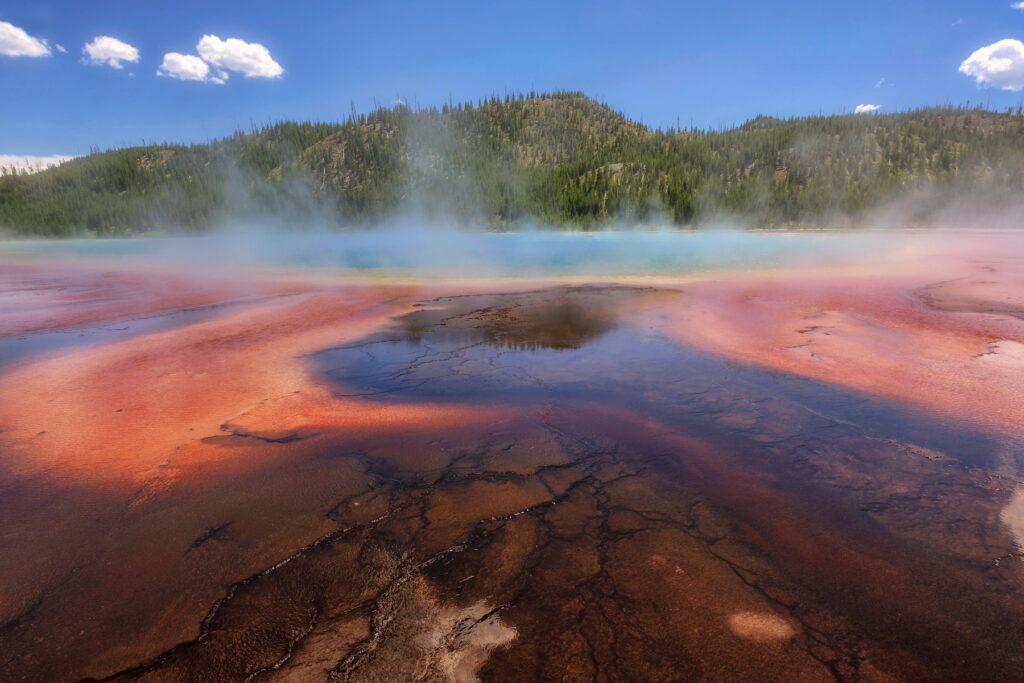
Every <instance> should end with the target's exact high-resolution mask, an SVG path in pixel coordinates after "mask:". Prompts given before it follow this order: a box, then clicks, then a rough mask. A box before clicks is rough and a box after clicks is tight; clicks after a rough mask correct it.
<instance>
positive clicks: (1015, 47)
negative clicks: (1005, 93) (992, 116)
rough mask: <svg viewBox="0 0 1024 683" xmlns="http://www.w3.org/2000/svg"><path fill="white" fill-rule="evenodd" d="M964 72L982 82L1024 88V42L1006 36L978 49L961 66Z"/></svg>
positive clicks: (988, 84) (1005, 87)
mask: <svg viewBox="0 0 1024 683" xmlns="http://www.w3.org/2000/svg"><path fill="white" fill-rule="evenodd" d="M960 73H962V74H964V75H965V76H971V77H972V78H974V80H975V81H976V82H977V83H978V85H985V86H992V87H994V88H1000V89H1002V90H1012V91H1013V92H1018V91H1020V90H1024V43H1022V42H1020V41H1019V40H1016V39H1015V38H1004V39H1003V40H999V41H996V42H994V43H992V44H991V45H986V46H985V47H982V48H978V49H977V50H975V51H974V53H973V54H971V56H970V57H968V58H967V59H965V60H964V61H963V63H962V64H961V65H960Z"/></svg>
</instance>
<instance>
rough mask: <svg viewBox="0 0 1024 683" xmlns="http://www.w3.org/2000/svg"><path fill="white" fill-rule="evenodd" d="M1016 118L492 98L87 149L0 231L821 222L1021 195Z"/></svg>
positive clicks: (4, 189)
mask: <svg viewBox="0 0 1024 683" xmlns="http://www.w3.org/2000/svg"><path fill="white" fill-rule="evenodd" d="M1022 160H1024V116H1022V113H1021V111H1020V109H1018V110H1017V111H1015V112H1007V113H1005V114H1000V113H994V112H989V111H985V110H981V109H970V108H965V107H944V108H932V109H922V110H917V111H911V112H906V113H899V114H887V115H870V116H863V115H861V116H855V115H842V116H815V117H807V118H796V119H789V120H778V119H773V118H769V117H758V118H756V119H753V120H751V121H749V122H747V123H746V124H744V125H742V126H740V127H738V128H735V129H732V130H727V131H703V130H667V131H655V130H651V129H649V128H647V127H645V126H643V125H641V124H638V123H635V122H633V121H630V120H628V119H626V118H625V117H624V116H622V115H620V114H618V113H616V112H614V111H613V110H611V109H609V108H608V107H606V106H604V105H602V104H600V103H598V102H595V101H593V100H591V99H588V98H587V97H585V96H583V95H582V94H579V93H555V94H545V95H539V94H530V95H525V96H516V97H505V98H492V99H489V100H485V101H482V102H480V103H478V104H465V105H457V106H445V107H443V108H440V109H423V110H417V111H413V110H411V109H410V108H408V107H405V106H398V107H395V108H392V109H379V110H377V111H374V112H373V113H370V114H366V115H353V116H351V117H350V118H349V119H348V120H347V121H345V122H344V123H333V124H330V123H281V124H277V125H273V126H269V127H266V128H263V129H260V130H256V131H254V132H252V133H245V134H243V133H239V134H236V135H234V136H233V137H231V138H228V139H224V140H219V141H216V142H213V143H210V144H206V145H194V146H181V145H152V146H145V147H132V148H128V149H120V150H114V151H109V152H102V153H95V154H91V155H89V156H86V157H82V158H79V159H75V160H73V161H70V162H68V163H66V164H64V165H62V166H60V167H57V168H53V169H50V170H48V171H45V172H42V173H37V174H31V175H15V174H9V173H8V174H5V175H3V176H0V227H6V228H9V229H13V230H16V231H19V232H24V233H30V234H37V235H47V236H64V235H73V234H98V235H109V234H131V233H139V232H146V231H152V230H162V229H170V228H181V229H185V230H201V229H203V228H205V227H207V226H210V225H213V224H217V223H219V222H221V221H225V220H228V219H242V220H245V219H251V218H256V217H270V218H272V219H274V220H278V219H281V220H289V221H293V222H295V223H304V224H305V223H316V224H323V223H329V224H338V225H342V224H359V223H373V222H376V221H381V220H386V219H387V217H388V216H390V215H393V214H394V213H396V212H399V211H413V212H418V213H420V214H422V215H425V216H428V217H431V216H433V217H449V218H454V219H459V220H465V221H472V222H476V223H481V224H485V225H491V226H508V225H516V224H519V223H522V222H526V221H538V222H544V223H552V224H559V225H579V226H584V227H586V226H592V225H596V224H599V223H601V222H606V221H614V220H621V221H645V220H653V219H655V218H664V219H667V220H670V221H672V222H673V223H676V224H678V225H696V224H699V223H701V222H702V221H706V220H710V219H713V218H715V217H717V216H720V215H722V214H728V215H733V216H741V217H745V218H746V219H747V220H749V221H750V222H751V224H755V225H761V226H800V225H808V226H810V225H820V224H821V223H822V222H823V221H824V222H828V221H830V220H832V219H833V218H834V217H836V216H839V215H843V216H853V217H855V216H857V215H858V214H859V213H862V212H864V211H867V210H869V209H871V208H873V207H877V206H879V205H881V204H883V203H885V202H888V201H892V200H894V199H896V198H898V197H902V196H905V195H907V194H908V193H912V192H915V191H918V192H920V193H927V194H928V196H930V197H933V198H934V199H935V201H941V199H942V198H943V197H949V196H951V195H952V194H953V192H954V191H955V192H956V193H957V194H967V195H968V196H973V197H977V198H985V200H986V201H1002V200H1009V199H1012V198H1013V197H1016V196H1020V193H1021V191H1022V190H1024V163H1021V162H1022Z"/></svg>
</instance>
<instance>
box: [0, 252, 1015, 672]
mask: <svg viewBox="0 0 1024 683" xmlns="http://www.w3.org/2000/svg"><path fill="white" fill-rule="evenodd" d="M534 237H536V236H534ZM627 237H637V236H635V235H634V236H627ZM353 239H355V240H356V241H353ZM477 239H479V241H474V240H477ZM495 239H502V238H495V237H492V236H489V237H482V238H472V239H469V240H467V241H465V242H460V241H458V240H456V239H455V238H453V237H452V236H451V235H446V236H444V239H443V240H441V241H442V242H443V243H444V245H445V248H444V249H440V248H438V249H437V250H436V251H434V252H431V253H430V255H429V257H425V256H424V255H423V253H422V252H423V250H422V249H420V248H419V247H418V246H414V247H413V248H408V249H405V250H404V251H403V249H402V248H399V247H397V246H396V245H397V244H398V243H400V242H401V241H402V240H392V241H390V242H380V243H375V242H374V240H373V238H372V237H370V236H365V235H363V236H358V237H356V238H351V237H350V238H349V239H347V240H345V239H339V241H338V242H334V241H328V242H327V243H326V244H327V246H328V247H329V248H325V245H324V243H318V244H319V246H318V248H317V249H314V250H311V251H309V252H308V255H303V254H302V252H301V250H295V251H286V252H285V253H282V252H281V250H275V249H272V248H257V246H258V245H257V246H252V245H251V246H252V248H250V249H249V250H248V254H249V257H247V258H239V259H238V260H237V261H235V262H233V263H232V264H231V267H225V268H210V267H207V266H205V265H203V263H204V262H203V259H204V258H207V259H212V258H213V257H214V256H217V257H220V256H222V255H223V254H222V252H219V251H218V248H217V247H215V246H213V245H212V243H209V244H207V243H204V242H196V243H195V244H199V245H202V247H201V248H199V249H194V248H193V247H191V246H189V242H181V243H174V247H173V248H168V247H166V246H165V245H166V244H167V243H164V242H157V241H154V242H146V243H145V244H144V245H142V246H140V242H98V243H96V244H93V243H89V242H83V243H77V244H75V243H71V244H69V243H58V244H46V245H39V244H18V245H14V246H9V247H8V248H6V249H0V397H2V400H0V517H2V519H3V522H4V524H3V532H2V535H0V586H3V590H2V591H0V658H2V662H0V671H3V672H4V675H3V677H4V678H5V679H10V680H58V681H59V680H80V679H110V680H129V679H135V678H143V679H152V680H204V681H218V680H245V679H260V680H270V681H272V680H328V679H331V680H352V681H364V680H365V681H377V680H460V681H461V680H474V679H482V680H536V679H542V680H548V679H562V680H590V679H594V680H691V679H700V680H730V681H732V680H766V679H770V680H790V681H805V680H806V681H817V680H822V681H827V680H908V681H911V680H912V681H920V680H940V679H941V680H1014V679H1016V678H1018V677H1019V672H1020V670H1021V667H1022V665H1024V650H1022V648H1021V637H1020V634H1021V633H1024V563H1022V558H1024V554H1022V548H1024V475H1022V467H1021V446H1022V437H1024V428H1022V427H1021V425H1022V424H1024V395H1022V394H1024V388H1022V387H1024V256H1021V255H1022V254H1024V250H1022V249H1021V246H1022V242H1021V240H1020V239H1019V238H1018V237H1017V236H1016V235H1014V234H1012V233H1002V234H1000V233H991V234H985V235H984V236H980V237H979V235H977V234H972V235H960V234H956V233H943V234H941V235H940V234H935V233H915V234H906V233H900V234H858V235H829V236H817V237H805V236H758V235H750V234H739V235H727V236H718V237H717V238H716V237H708V236H700V237H696V238H690V237H682V236H681V237H673V236H666V235H662V234H657V235H650V234H648V235H640V236H639V237H638V238H636V239H635V240H631V239H626V240H625V241H622V240H620V239H619V238H615V237H609V236H597V237H585V236H583V237H580V238H579V239H581V240H583V241H581V242H573V241H572V240H573V239H576V238H574V237H567V236H564V235H554V236H552V235H541V236H539V237H537V239H527V238H525V237H523V238H519V239H518V240H513V241H509V242H503V243H501V244H504V245H506V246H501V247H500V248H499V247H493V248H492V247H488V246H486V245H488V244H493V243H494V242H493V241H494V240H495ZM688 239H689V241H687V240H688ZM553 244H554V245H556V246H552V245H553ZM573 244H579V245H582V246H580V247H579V248H576V247H572V246H571V245H573ZM331 245H333V246H331ZM508 245H511V246H508ZM468 252H472V253H473V254H474V256H473V258H472V259H467V258H466V253H468ZM504 252H510V254H511V255H509V256H508V258H504V257H503V253H504ZM224 253H226V252H224ZM232 253H236V254H237V250H236V251H234V252H232ZM204 254H205V256H204ZM352 254H357V256H356V257H353V256H352ZM616 254H618V256H619V260H618V261H615V258H614V257H615V255H616ZM190 255H193V256H190ZM197 263H198V264H199V265H198V266H197V265H196V264H197ZM467 264H468V265H467ZM187 265H191V266H192V267H188V268H186V266H187ZM460 267H461V270H460V269H459V268H460ZM442 270H446V271H448V272H449V273H450V274H445V273H443V272H440V271H442ZM455 271H457V272H455Z"/></svg>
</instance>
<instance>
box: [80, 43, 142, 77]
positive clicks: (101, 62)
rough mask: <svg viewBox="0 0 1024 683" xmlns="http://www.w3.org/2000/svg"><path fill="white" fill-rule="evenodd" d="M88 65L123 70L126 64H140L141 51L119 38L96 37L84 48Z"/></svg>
mask: <svg viewBox="0 0 1024 683" xmlns="http://www.w3.org/2000/svg"><path fill="white" fill-rule="evenodd" d="M82 53H83V54H84V55H85V62H86V64H92V65H94V66H109V67H113V68H115V69H123V68H124V62H132V63H135V62H138V61H139V50H138V48H136V47H133V46H131V45H129V44H128V43H125V42H123V41H120V40H118V39H117V38H111V37H110V36H96V37H95V38H93V39H92V42H91V43H86V44H85V47H83V48H82Z"/></svg>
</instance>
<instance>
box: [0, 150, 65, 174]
mask: <svg viewBox="0 0 1024 683" xmlns="http://www.w3.org/2000/svg"><path fill="white" fill-rule="evenodd" d="M69 159H74V157H69V156H64V155H61V154H54V155H52V156H31V155H17V154H0V174H2V173H7V172H10V171H11V170H13V171H15V172H16V173H38V172H39V171H42V170H43V169H46V168H50V167H51V166H57V165H59V164H63V163H64V162H65V161H67V160H69Z"/></svg>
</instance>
